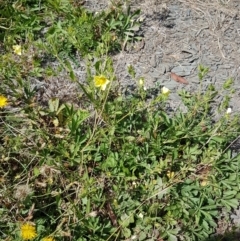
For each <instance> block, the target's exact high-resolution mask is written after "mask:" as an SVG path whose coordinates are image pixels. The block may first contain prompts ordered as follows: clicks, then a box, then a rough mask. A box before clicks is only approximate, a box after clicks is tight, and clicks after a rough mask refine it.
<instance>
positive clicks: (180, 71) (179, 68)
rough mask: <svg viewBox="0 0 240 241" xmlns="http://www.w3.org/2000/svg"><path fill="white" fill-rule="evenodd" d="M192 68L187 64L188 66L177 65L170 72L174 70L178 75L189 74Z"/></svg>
mask: <svg viewBox="0 0 240 241" xmlns="http://www.w3.org/2000/svg"><path fill="white" fill-rule="evenodd" d="M192 69H193V66H191V65H188V66H177V67H174V68H173V69H172V72H174V73H175V74H177V75H180V76H187V75H190V74H191V71H192Z"/></svg>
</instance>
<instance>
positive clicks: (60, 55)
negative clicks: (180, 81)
mask: <svg viewBox="0 0 240 241" xmlns="http://www.w3.org/2000/svg"><path fill="white" fill-rule="evenodd" d="M9 4H12V2H8V5H9ZM18 4H19V5H18V6H25V8H26V9H27V10H28V11H29V12H33V11H35V10H34V8H35V7H36V5H35V4H33V5H32V4H31V3H30V2H28V1H19V2H18ZM41 4H42V5H41V11H40V12H38V14H37V15H36V16H35V17H36V18H37V19H38V20H39V21H38V22H36V26H40V25H41V24H42V25H41V26H44V27H46V32H45V34H46V35H45V36H46V41H45V40H44V38H42V39H41V36H40V37H39V36H38V35H37V34H36V32H35V25H34V24H33V25H32V26H33V27H32V28H31V27H29V25H28V24H29V22H26V23H24V21H23V22H21V21H20V20H21V19H20V20H19V18H20V17H21V16H14V17H12V21H13V22H14V25H13V26H15V27H14V29H11V28H10V29H8V30H6V29H5V27H4V28H3V32H4V31H5V30H6V31H5V32H4V34H5V35H4V36H5V37H4V38H5V39H7V38H8V39H9V40H11V41H7V40H5V41H6V42H5V43H6V46H7V47H6V48H5V53H4V54H3V55H2V56H1V61H0V67H1V68H0V69H1V71H0V75H1V79H2V80H3V81H2V85H1V87H0V91H1V101H3V102H2V103H1V106H0V108H1V114H0V119H1V123H2V125H1V127H0V140H1V146H0V151H1V157H0V187H1V188H0V190H1V191H0V197H1V198H0V214H1V220H0V230H1V231H0V237H1V240H19V241H20V240H24V239H25V240H26V239H27V238H28V239H32V240H37V241H39V240H44V241H53V240H70V239H71V240H78V241H86V240H98V241H99V240H130V239H131V240H158V239H161V240H171V241H175V240H189V241H190V240H191V241H193V240H204V239H205V238H207V237H209V235H210V234H212V233H213V232H214V229H215V227H216V224H217V221H218V217H219V216H220V215H219V214H220V212H221V210H222V209H223V208H224V209H226V212H227V213H229V212H230V211H231V209H232V208H236V207H237V206H238V200H239V184H238V183H239V177H240V174H239V171H238V170H239V164H240V156H239V154H237V155H233V153H232V152H233V150H231V148H230V147H231V143H232V142H233V141H234V140H235V139H236V138H237V137H238V136H239V132H240V128H239V115H237V114H233V113H231V109H230V108H229V101H230V99H231V95H232V93H233V92H234V90H233V89H232V82H233V80H232V79H231V78H229V79H227V80H226V82H225V84H224V85H223V88H222V90H217V89H216V88H215V87H214V86H211V85H210V86H209V87H208V89H207V90H206V91H202V88H201V85H200V88H199V90H198V91H197V92H196V93H191V92H187V91H182V92H180V93H179V95H180V97H181V100H182V104H184V105H185V107H186V111H185V112H183V111H181V110H180V109H179V110H177V111H176V112H175V113H168V112H167V110H166V103H167V101H168V99H169V97H170V95H171V93H170V91H169V90H168V89H167V88H166V87H162V88H161V90H160V91H159V92H158V93H157V94H156V96H155V97H154V98H153V99H150V100H149V99H148V96H149V93H148V90H146V89H145V87H144V79H143V78H136V74H135V71H134V67H133V66H130V67H129V69H128V71H129V74H130V75H131V76H132V78H133V79H134V80H135V81H136V84H137V87H136V89H135V91H133V93H131V95H124V94H123V93H121V91H120V90H119V83H118V81H117V78H116V77H115V71H114V68H113V61H112V60H111V58H110V56H109V50H111V41H110V39H111V37H113V36H118V38H119V39H118V40H119V44H120V45H121V46H124V44H125V43H126V41H128V40H129V37H130V36H131V37H132V38H134V35H133V34H129V31H130V32H131V33H133V32H134V29H131V28H132V27H134V23H135V22H134V21H135V17H136V15H138V13H139V12H138V11H137V12H135V13H131V12H130V10H128V11H127V13H124V12H122V8H121V6H117V8H113V9H111V10H109V12H102V13H99V14H97V15H95V14H93V13H90V12H88V11H86V10H84V9H83V8H82V7H79V8H74V7H73V3H72V2H69V1H67V0H64V1H60V0H59V1H42V2H41ZM8 5H7V6H5V9H7V8H11V6H8ZM23 10H24V9H22V10H21V11H23ZM38 10H39V9H38ZM38 10H36V11H38ZM17 14H18V15H19V13H17ZM16 19H17V20H19V23H17V22H16ZM55 20H58V21H55ZM98 20H99V24H98V25H97V24H96V21H98ZM100 20H101V21H100ZM105 20H107V21H105ZM48 21H49V22H50V23H53V26H52V27H49V25H45V24H46V23H49V22H48ZM105 22H106V23H107V24H106V23H105ZM7 23H8V22H5V24H6V25H3V26H7ZM34 23H35V22H34ZM40 23H41V24H40ZM80 23H81V26H80V27H79V26H78V24H80ZM18 24H20V25H21V24H23V27H22V28H16V26H18ZM24 24H26V26H27V27H29V28H26V29H28V33H31V34H32V36H30V37H29V35H28V34H25V32H22V31H23V29H24ZM4 29H5V30H4ZM16 29H18V31H16ZM132 31H133V32H132ZM16 34H18V35H19V36H18V38H19V39H18V41H19V43H22V44H21V45H19V46H20V47H21V48H20V49H21V51H18V52H17V51H15V50H14V49H12V44H14V45H15V41H16ZM35 34H36V35H35ZM43 34H44V33H43ZM33 36H34V37H33ZM80 36H82V38H80ZM98 37H99V38H98ZM84 38H85V39H84ZM36 39H38V40H37V41H35V40H36ZM59 39H63V41H62V42H59ZM118 40H116V41H118ZM115 44H116V42H115ZM19 46H18V47H19ZM75 50H77V51H81V53H82V54H83V55H84V57H85V60H86V63H87V69H86V72H87V75H86V80H85V82H83V81H82V82H80V81H79V82H78V84H79V87H80V88H79V98H78V99H77V101H78V102H80V103H81V104H80V105H78V106H77V105H76V103H75V101H76V99H74V100H70V101H68V103H66V102H65V101H64V100H63V99H59V98H56V97H55V98H49V100H48V102H47V103H45V102H44V101H41V100H39V98H37V94H38V89H37V88H36V87H34V86H33V83H32V80H33V78H34V80H36V79H37V80H38V81H39V82H41V81H42V80H43V79H44V80H46V81H49V80H50V79H51V78H55V77H56V75H58V74H59V75H60V74H62V73H66V72H67V73H68V74H69V79H68V80H66V81H77V77H76V76H75V72H74V68H73V66H72V65H73V64H74V63H75V62H77V60H76V58H74V60H75V61H72V58H70V57H71V55H72V56H73V57H74V51H75ZM20 53H21V54H20ZM46 56H48V57H50V56H53V57H54V58H55V59H54V60H55V61H57V62H58V64H59V68H58V69H57V70H54V69H51V68H50V67H48V68H44V61H46V59H45V57H46ZM47 60H48V61H51V60H52V59H48V58H47ZM207 72H208V69H207V68H206V67H204V66H199V78H200V80H201V81H202V80H203V79H204V77H205V75H206V74H207ZM219 96H220V97H221V100H222V101H221V103H219V98H218V97H219ZM6 99H8V104H7V107H6ZM22 227H24V228H26V229H27V232H26V233H23V230H22ZM26 229H25V231H26Z"/></svg>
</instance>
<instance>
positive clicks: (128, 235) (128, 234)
mask: <svg viewBox="0 0 240 241" xmlns="http://www.w3.org/2000/svg"><path fill="white" fill-rule="evenodd" d="M122 234H123V235H124V237H125V238H129V237H130V236H131V230H130V229H129V228H123V229H122Z"/></svg>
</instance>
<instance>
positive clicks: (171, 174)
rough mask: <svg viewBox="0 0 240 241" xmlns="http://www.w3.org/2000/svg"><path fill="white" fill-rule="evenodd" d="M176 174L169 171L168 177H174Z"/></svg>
mask: <svg viewBox="0 0 240 241" xmlns="http://www.w3.org/2000/svg"><path fill="white" fill-rule="evenodd" d="M174 175H175V173H174V172H170V171H168V172H167V177H168V178H169V179H172V178H173V177H174Z"/></svg>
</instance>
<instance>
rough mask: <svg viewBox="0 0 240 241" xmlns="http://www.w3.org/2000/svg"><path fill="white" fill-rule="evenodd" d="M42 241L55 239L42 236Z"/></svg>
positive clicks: (53, 240)
mask: <svg viewBox="0 0 240 241" xmlns="http://www.w3.org/2000/svg"><path fill="white" fill-rule="evenodd" d="M42 241H55V239H54V238H53V237H50V236H49V237H45V238H43V239H42Z"/></svg>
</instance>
